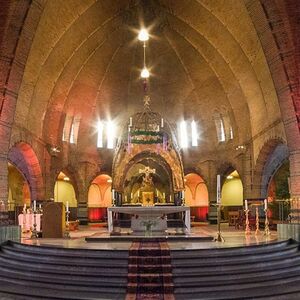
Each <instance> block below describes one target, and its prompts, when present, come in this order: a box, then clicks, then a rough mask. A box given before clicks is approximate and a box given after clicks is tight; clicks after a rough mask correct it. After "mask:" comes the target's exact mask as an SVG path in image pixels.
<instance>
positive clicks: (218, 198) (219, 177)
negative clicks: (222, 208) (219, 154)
mask: <svg viewBox="0 0 300 300" xmlns="http://www.w3.org/2000/svg"><path fill="white" fill-rule="evenodd" d="M220 201H221V176H220V175H219V174H218V175H217V203H218V204H219V203H220Z"/></svg>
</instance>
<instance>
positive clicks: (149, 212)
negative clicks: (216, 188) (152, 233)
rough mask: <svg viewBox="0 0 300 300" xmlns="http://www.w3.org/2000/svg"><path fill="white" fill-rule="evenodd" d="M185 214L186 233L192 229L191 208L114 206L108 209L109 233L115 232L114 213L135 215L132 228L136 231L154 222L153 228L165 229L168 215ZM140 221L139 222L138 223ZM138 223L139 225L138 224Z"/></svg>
mask: <svg viewBox="0 0 300 300" xmlns="http://www.w3.org/2000/svg"><path fill="white" fill-rule="evenodd" d="M180 212H184V213H185V216H184V223H185V228H186V231H187V232H188V233H189V232H190V229H191V220H190V208H189V207H187V206H133V207H129V206H113V207H108V208H107V222H108V231H109V233H111V232H112V231H113V213H123V214H129V215H133V218H132V221H131V226H132V228H133V229H135V228H136V227H137V226H140V227H143V226H146V225H147V222H148V223H149V222H152V223H153V226H154V227H155V226H160V227H165V226H166V225H164V224H163V223H164V220H165V221H166V220H167V218H166V217H165V216H167V215H168V214H174V213H180ZM137 220H138V221H137ZM137 222H138V224H136V223H137Z"/></svg>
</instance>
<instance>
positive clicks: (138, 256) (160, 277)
mask: <svg viewBox="0 0 300 300" xmlns="http://www.w3.org/2000/svg"><path fill="white" fill-rule="evenodd" d="M173 291H174V286H173V282H172V266H171V256H170V249H169V246H168V243H167V242H166V241H163V240H162V241H160V240H158V241H156V240H151V241H141V242H133V243H132V245H131V247H130V249H129V262H128V285H127V295H126V300H174V299H175V297H174V294H173Z"/></svg>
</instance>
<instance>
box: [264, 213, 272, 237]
mask: <svg viewBox="0 0 300 300" xmlns="http://www.w3.org/2000/svg"><path fill="white" fill-rule="evenodd" d="M270 234H271V232H270V229H269V219H268V208H266V209H265V233H264V235H266V236H269V235H270Z"/></svg>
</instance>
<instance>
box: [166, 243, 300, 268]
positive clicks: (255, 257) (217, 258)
mask: <svg viewBox="0 0 300 300" xmlns="http://www.w3.org/2000/svg"><path fill="white" fill-rule="evenodd" d="M298 251H299V249H298V245H297V244H291V245H288V246H286V247H284V248H282V249H280V250H277V251H267V252H263V253H261V252H260V253H258V254H256V253H253V254H251V255H249V254H246V255H236V256H234V255H231V256H230V261H231V262H241V263H243V262H247V261H263V260H266V259H272V258H276V257H283V256H289V255H291V254H293V253H297V252H298ZM171 258H172V261H173V262H174V263H175V262H179V261H180V262H181V261H182V262H192V263H193V262H195V261H196V260H197V262H201V263H210V262H214V263H220V264H221V263H223V262H227V261H228V256H226V255H225V256H223V255H222V254H220V255H214V256H193V255H191V256H188V252H187V253H186V254H185V255H184V256H183V255H180V254H179V253H178V251H171Z"/></svg>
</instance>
